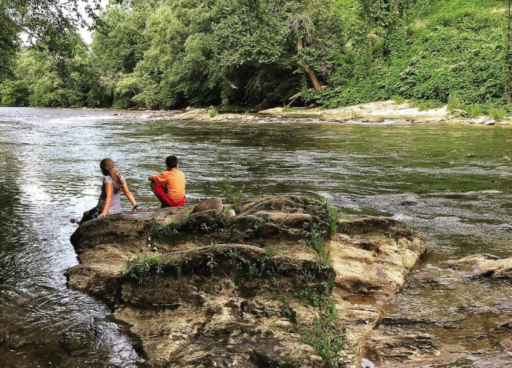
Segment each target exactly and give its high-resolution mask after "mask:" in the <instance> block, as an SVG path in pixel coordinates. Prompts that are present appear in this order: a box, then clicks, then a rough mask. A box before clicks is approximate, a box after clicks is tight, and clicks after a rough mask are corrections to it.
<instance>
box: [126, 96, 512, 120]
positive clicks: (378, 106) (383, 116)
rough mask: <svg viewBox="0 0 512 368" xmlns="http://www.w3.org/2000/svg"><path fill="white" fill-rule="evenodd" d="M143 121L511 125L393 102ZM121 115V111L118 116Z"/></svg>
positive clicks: (162, 114)
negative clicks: (335, 107) (336, 107)
mask: <svg viewBox="0 0 512 368" xmlns="http://www.w3.org/2000/svg"><path fill="white" fill-rule="evenodd" d="M145 113H147V114H148V115H146V116H145V118H147V119H150V120H167V119H173V120H184V121H186V120H193V121H220V122H222V121H264V122H274V121H280V122H282V121H285V122H294V123H306V122H330V123H346V124H350V123H373V124H460V125H488V126H492V125H501V126H508V125H512V118H510V117H507V118H504V119H503V120H501V121H496V120H495V119H494V118H492V117H491V116H486V115H482V116H478V117H475V118H470V117H469V113H468V112H467V111H465V110H462V109H454V110H451V111H449V110H448V106H447V105H445V106H443V107H441V108H438V109H430V110H420V108H418V107H414V106H411V105H410V104H409V103H408V102H407V101H404V102H402V103H397V102H395V101H393V100H389V101H379V102H371V103H367V104H361V105H355V106H348V107H342V108H338V109H327V110H326V109H319V108H311V109H309V108H282V107H276V108H272V109H268V110H262V111H259V112H257V113H248V112H247V113H236V112H235V113H233V112H222V111H217V110H216V109H215V108H213V107H211V108H210V109H194V108H188V109H187V111H185V112H179V111H178V112H177V111H170V112H166V111H151V110H146V111H145ZM120 114H122V112H121V113H120Z"/></svg>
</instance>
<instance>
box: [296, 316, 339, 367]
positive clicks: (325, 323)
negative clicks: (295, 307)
mask: <svg viewBox="0 0 512 368" xmlns="http://www.w3.org/2000/svg"><path fill="white" fill-rule="evenodd" d="M332 310H333V309H332V307H331V309H330V310H329V315H328V318H322V319H320V318H315V320H314V322H313V327H311V328H305V329H304V330H303V331H302V341H303V342H304V343H305V344H308V345H310V346H312V347H313V348H315V350H316V351H317V352H318V354H320V356H321V357H322V359H323V361H324V364H325V366H326V367H329V368H335V367H338V359H337V356H338V353H339V351H340V350H341V349H342V348H343V347H344V346H345V344H346V341H345V339H344V337H345V334H344V333H343V331H342V330H341V329H340V327H339V326H338V321H337V319H338V318H337V315H336V313H335V309H334V314H333V313H332Z"/></svg>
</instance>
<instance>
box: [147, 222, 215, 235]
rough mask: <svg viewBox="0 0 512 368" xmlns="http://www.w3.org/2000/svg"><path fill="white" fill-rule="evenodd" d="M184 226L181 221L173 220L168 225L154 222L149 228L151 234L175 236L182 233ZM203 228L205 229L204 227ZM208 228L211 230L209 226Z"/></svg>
mask: <svg viewBox="0 0 512 368" xmlns="http://www.w3.org/2000/svg"><path fill="white" fill-rule="evenodd" d="M201 225H206V224H201ZM182 226H183V223H182V222H180V221H173V222H171V223H169V224H167V225H163V226H161V225H157V224H156V223H153V224H152V225H151V228H150V230H149V234H150V235H151V236H157V237H166V238H173V237H175V236H177V235H178V234H179V233H180V229H181V227H182ZM202 230H205V229H204V228H202ZM206 230H209V228H208V229H206Z"/></svg>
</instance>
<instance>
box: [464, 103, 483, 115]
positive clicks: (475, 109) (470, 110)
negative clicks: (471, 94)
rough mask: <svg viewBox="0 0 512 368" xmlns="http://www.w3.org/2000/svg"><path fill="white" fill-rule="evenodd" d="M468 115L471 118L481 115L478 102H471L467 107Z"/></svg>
mask: <svg viewBox="0 0 512 368" xmlns="http://www.w3.org/2000/svg"><path fill="white" fill-rule="evenodd" d="M467 110H468V113H469V116H470V117H472V118H477V117H479V116H481V115H482V106H481V105H479V104H473V105H470V106H469V107H468V109H467Z"/></svg>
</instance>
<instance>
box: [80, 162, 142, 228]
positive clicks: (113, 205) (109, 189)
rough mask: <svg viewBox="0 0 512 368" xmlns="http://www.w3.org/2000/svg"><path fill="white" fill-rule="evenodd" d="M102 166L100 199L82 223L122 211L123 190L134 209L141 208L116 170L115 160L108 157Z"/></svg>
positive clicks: (84, 215)
mask: <svg viewBox="0 0 512 368" xmlns="http://www.w3.org/2000/svg"><path fill="white" fill-rule="evenodd" d="M100 168H101V172H102V173H103V185H102V186H101V195H100V199H99V200H98V204H97V205H96V207H93V208H91V209H90V210H89V211H85V212H84V214H83V217H82V219H81V220H80V222H79V224H80V225H81V224H83V223H84V222H86V221H89V220H92V219H95V218H102V217H107V216H108V215H115V214H117V213H121V191H123V193H124V195H125V196H126V197H127V198H128V200H129V201H130V202H131V203H132V204H133V209H137V208H139V206H137V202H136V201H135V198H133V195H132V193H130V190H129V189H128V185H127V184H126V181H125V180H124V178H123V176H122V175H121V174H120V173H119V171H117V170H116V167H115V164H114V161H112V160H111V159H110V158H106V159H104V160H102V161H101V163H100ZM71 222H72V223H75V222H76V220H71Z"/></svg>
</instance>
